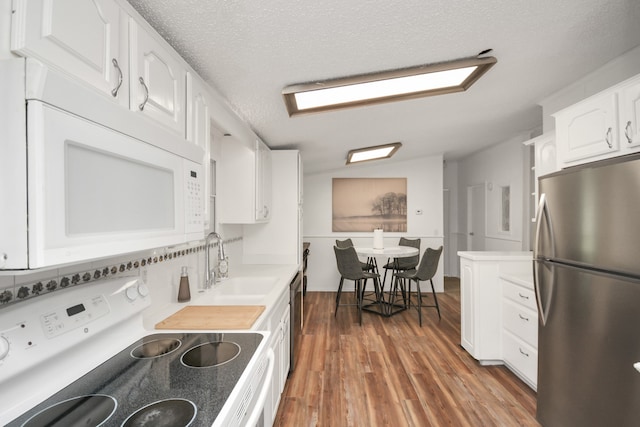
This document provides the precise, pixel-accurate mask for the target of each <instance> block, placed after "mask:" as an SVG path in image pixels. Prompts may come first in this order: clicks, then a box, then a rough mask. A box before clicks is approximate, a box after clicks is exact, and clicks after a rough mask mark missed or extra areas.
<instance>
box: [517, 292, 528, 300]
mask: <svg viewBox="0 0 640 427" xmlns="http://www.w3.org/2000/svg"><path fill="white" fill-rule="evenodd" d="M518 295H520V298H524V299H529V297H528V296H527V295H522V294H521V293H520V292H518Z"/></svg>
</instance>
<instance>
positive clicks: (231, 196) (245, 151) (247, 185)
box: [218, 136, 271, 224]
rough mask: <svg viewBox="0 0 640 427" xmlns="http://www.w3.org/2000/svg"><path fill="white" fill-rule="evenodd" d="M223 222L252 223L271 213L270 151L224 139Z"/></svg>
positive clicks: (255, 144) (257, 144)
mask: <svg viewBox="0 0 640 427" xmlns="http://www.w3.org/2000/svg"><path fill="white" fill-rule="evenodd" d="M218 197H219V200H220V204H219V213H220V222H221V223H229V224H253V223H258V222H267V221H268V220H269V218H270V216H271V150H270V149H269V147H267V145H265V144H264V143H263V142H262V141H260V140H255V141H254V142H253V143H246V142H243V141H240V140H238V139H236V138H234V137H232V136H227V137H225V138H224V139H222V141H221V162H220V184H219V185H218Z"/></svg>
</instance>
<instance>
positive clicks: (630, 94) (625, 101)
mask: <svg viewBox="0 0 640 427" xmlns="http://www.w3.org/2000/svg"><path fill="white" fill-rule="evenodd" d="M639 126H640V76H639V77H637V78H635V79H633V80H632V81H630V82H629V83H628V84H627V85H625V86H624V87H623V88H622V89H621V90H620V133H621V135H620V137H621V138H620V139H621V141H622V144H623V145H624V146H626V147H638V146H640V128H639Z"/></svg>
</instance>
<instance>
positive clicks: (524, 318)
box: [518, 314, 529, 322]
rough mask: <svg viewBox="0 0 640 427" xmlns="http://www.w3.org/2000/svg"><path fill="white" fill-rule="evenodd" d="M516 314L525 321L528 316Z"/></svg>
mask: <svg viewBox="0 0 640 427" xmlns="http://www.w3.org/2000/svg"><path fill="white" fill-rule="evenodd" d="M518 316H519V317H520V318H521V319H522V320H526V321H527V322H528V321H529V318H528V317H524V316H523V315H522V314H518Z"/></svg>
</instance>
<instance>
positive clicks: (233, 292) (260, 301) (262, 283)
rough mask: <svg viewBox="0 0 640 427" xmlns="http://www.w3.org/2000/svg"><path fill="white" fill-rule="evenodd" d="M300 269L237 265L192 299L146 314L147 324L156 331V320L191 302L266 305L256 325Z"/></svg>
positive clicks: (192, 303) (294, 266) (288, 265)
mask: <svg viewBox="0 0 640 427" xmlns="http://www.w3.org/2000/svg"><path fill="white" fill-rule="evenodd" d="M299 269H300V266H298V265H295V264H285V265H257V264H251V265H248V264H247V265H239V266H236V267H234V270H233V274H232V275H231V276H230V277H229V278H228V279H225V280H223V281H221V282H219V283H216V284H215V285H214V286H213V287H212V288H211V289H208V290H206V291H203V292H192V293H191V301H189V302H186V303H178V302H173V303H170V304H168V305H166V306H165V307H162V308H161V309H159V310H156V311H155V312H153V313H149V314H145V316H144V326H145V328H146V329H147V330H149V331H156V329H155V325H156V323H158V322H160V321H161V320H164V319H166V318H167V317H169V316H171V315H172V314H174V313H176V312H177V311H179V310H181V309H182V308H184V307H186V306H188V305H264V306H265V310H264V311H263V312H262V314H261V315H260V317H259V318H258V319H257V320H256V321H255V322H254V327H255V325H259V324H261V323H262V320H263V319H264V318H265V317H266V316H268V315H269V312H270V311H271V309H272V308H273V307H274V305H275V303H276V302H277V301H278V299H279V298H280V297H281V295H282V294H283V292H289V284H290V283H291V281H292V280H293V278H294V277H295V275H296V273H297V272H298V271H299ZM253 329H254V328H252V330H253Z"/></svg>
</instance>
